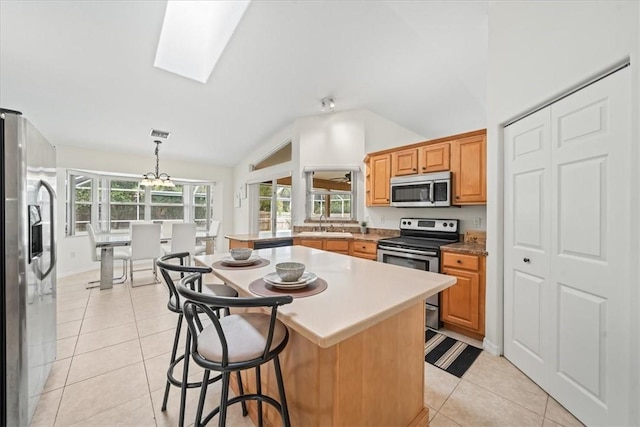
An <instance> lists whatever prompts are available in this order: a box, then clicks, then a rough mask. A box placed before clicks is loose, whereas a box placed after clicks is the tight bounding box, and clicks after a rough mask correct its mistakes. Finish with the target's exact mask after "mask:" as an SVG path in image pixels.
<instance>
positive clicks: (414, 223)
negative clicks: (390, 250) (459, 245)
mask: <svg viewBox="0 0 640 427" xmlns="http://www.w3.org/2000/svg"><path fill="white" fill-rule="evenodd" d="M458 239H459V236H458V220H457V219H428V218H402V219H401V220H400V237H392V238H389V239H381V240H380V241H378V246H380V245H383V246H393V247H403V248H407V249H415V250H431V251H439V249H440V246H443V245H448V244H450V243H454V242H457V241H458Z"/></svg>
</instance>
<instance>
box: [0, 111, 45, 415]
mask: <svg viewBox="0 0 640 427" xmlns="http://www.w3.org/2000/svg"><path fill="white" fill-rule="evenodd" d="M0 118H1V119H0V145H1V147H0V156H1V159H0V160H1V161H0V175H1V176H2V183H1V185H0V191H1V193H2V194H0V203H1V204H2V206H1V209H0V228H1V230H0V231H1V232H2V234H1V235H2V246H1V247H0V277H2V287H1V289H0V291H1V293H2V302H3V305H2V311H3V322H2V345H3V347H4V348H3V350H4V351H3V356H2V357H3V358H2V420H1V424H0V425H7V426H28V425H29V423H30V422H31V418H32V417H33V413H34V411H35V408H36V406H37V404H38V401H39V398H40V393H42V390H43V388H44V385H45V383H46V381H47V378H48V376H49V372H50V371H51V366H52V364H53V362H54V360H55V358H56V240H55V235H56V233H55V224H56V222H55V207H56V205H55V200H56V195H55V194H56V193H55V186H56V152H55V148H54V147H53V146H52V145H51V144H49V143H48V142H47V140H46V139H45V138H44V137H43V136H42V135H41V134H40V132H38V130H37V129H36V128H35V127H34V126H33V125H32V124H31V123H29V121H28V120H26V119H25V118H24V117H22V115H21V114H20V113H19V112H16V111H11V110H3V109H0Z"/></svg>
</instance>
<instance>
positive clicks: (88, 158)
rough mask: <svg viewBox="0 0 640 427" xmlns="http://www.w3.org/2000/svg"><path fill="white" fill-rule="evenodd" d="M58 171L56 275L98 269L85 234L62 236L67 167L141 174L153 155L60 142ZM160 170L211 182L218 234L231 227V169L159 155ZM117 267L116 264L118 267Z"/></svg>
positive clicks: (221, 245)
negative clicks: (218, 225)
mask: <svg viewBox="0 0 640 427" xmlns="http://www.w3.org/2000/svg"><path fill="white" fill-rule="evenodd" d="M56 151H57V156H58V158H57V165H58V168H57V172H58V182H57V184H58V210H57V214H58V236H59V238H58V275H59V276H65V275H68V274H72V273H76V272H80V271H87V270H91V269H95V268H98V265H97V264H96V263H94V262H92V261H91V258H90V255H89V242H88V238H87V237H86V236H69V237H67V236H65V233H64V228H65V217H66V214H65V203H66V196H65V180H66V172H67V169H84V170H95V171H104V172H117V173H125V174H142V173H144V172H146V171H148V170H149V169H152V168H153V166H154V165H155V158H154V157H153V156H152V155H151V154H150V155H149V156H135V155H131V154H122V153H116V152H111V151H96V150H88V149H83V148H77V147H70V146H64V145H58V146H56ZM160 169H161V171H162V172H167V173H169V174H170V175H171V177H172V178H185V179H200V180H207V181H215V182H216V186H215V190H214V194H213V203H214V213H213V216H214V218H215V219H218V220H220V221H221V225H220V235H222V234H224V233H230V232H231V231H232V230H233V207H232V206H233V205H232V200H233V198H232V191H231V188H232V182H233V173H232V169H231V168H228V167H219V166H211V165H207V164H203V163H200V164H198V163H191V162H182V161H172V160H171V159H166V158H161V159H160ZM226 247H227V241H226V239H223V238H218V239H216V250H226ZM118 268H119V266H116V269H118Z"/></svg>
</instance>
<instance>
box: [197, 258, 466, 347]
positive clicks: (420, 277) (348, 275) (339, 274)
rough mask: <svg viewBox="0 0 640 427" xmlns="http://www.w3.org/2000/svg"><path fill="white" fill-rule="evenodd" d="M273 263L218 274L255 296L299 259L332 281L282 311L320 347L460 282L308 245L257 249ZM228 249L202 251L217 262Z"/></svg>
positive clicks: (286, 320)
mask: <svg viewBox="0 0 640 427" xmlns="http://www.w3.org/2000/svg"><path fill="white" fill-rule="evenodd" d="M254 253H255V254H257V255H259V256H260V257H262V258H264V259H268V260H269V261H270V262H271V263H270V264H269V265H267V266H264V267H261V268H253V269H237V270H236V269H234V270H228V269H224V270H223V269H216V268H214V274H215V275H216V276H218V277H219V278H221V279H222V280H224V281H225V282H226V283H227V284H229V285H230V286H232V287H234V288H235V289H237V290H238V292H239V293H240V295H241V296H247V295H253V294H252V293H251V292H250V291H249V284H250V283H251V282H253V281H254V280H256V279H259V278H262V277H264V276H265V275H266V274H268V273H272V272H274V271H275V265H276V264H277V263H279V262H285V261H296V262H302V263H304V264H305V265H306V267H307V268H306V270H307V271H310V272H313V273H315V274H317V275H318V276H319V277H321V278H323V279H324V280H326V281H327V284H328V288H327V289H326V290H325V291H324V292H321V293H319V294H317V295H312V296H309V297H304V298H294V300H293V303H291V304H287V305H284V306H282V307H280V308H279V310H278V318H279V319H280V320H281V321H282V322H283V323H285V324H286V325H287V326H289V327H290V328H292V329H294V330H296V331H297V332H298V333H300V334H301V335H303V336H304V337H305V338H307V339H309V340H310V341H311V342H313V343H314V344H316V345H318V346H320V347H325V348H326V347H331V346H332V345H334V344H336V343H338V342H340V341H343V340H345V339H347V338H349V337H351V336H353V335H355V334H357V333H359V332H361V331H364V330H365V329H367V328H369V327H370V326H372V325H374V324H376V323H378V322H380V321H382V320H384V319H387V318H389V317H391V316H393V315H394V314H397V313H399V312H401V311H403V310H405V309H407V308H408V307H410V306H412V305H413V304H416V303H417V302H419V301H422V300H424V299H425V298H427V297H429V296H431V295H435V294H437V293H438V292H440V291H441V290H443V289H446V288H448V287H449V286H452V285H454V284H455V283H456V278H455V277H452V276H447V275H444V274H437V273H430V272H425V271H421V270H414V269H411V268H407V267H400V266H396V265H391V264H383V263H379V262H375V261H370V260H366V259H361V258H356V257H352V256H348V255H341V254H337V253H332V252H326V251H321V250H318V249H312V248H307V247H304V246H288V247H282V248H273V249H261V250H256V251H254ZM228 255H229V254H228V253H219V254H214V255H203V256H197V257H196V258H195V259H196V262H197V263H198V264H200V265H206V266H211V265H212V264H213V262H215V261H217V260H219V259H220V258H223V257H225V256H228Z"/></svg>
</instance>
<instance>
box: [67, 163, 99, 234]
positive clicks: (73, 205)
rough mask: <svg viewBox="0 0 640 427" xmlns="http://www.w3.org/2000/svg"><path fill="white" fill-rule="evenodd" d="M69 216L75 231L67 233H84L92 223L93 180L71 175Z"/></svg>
mask: <svg viewBox="0 0 640 427" xmlns="http://www.w3.org/2000/svg"><path fill="white" fill-rule="evenodd" d="M69 182H70V186H69V196H68V199H69V205H70V209H69V215H68V216H70V217H71V218H72V219H73V220H72V221H71V223H72V224H73V230H69V229H68V228H67V233H71V234H75V233H77V232H84V231H86V229H87V224H89V223H91V209H92V206H93V205H94V203H93V202H94V200H93V196H94V194H93V193H94V192H93V188H94V186H93V179H92V178H91V177H88V176H85V175H69Z"/></svg>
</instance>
